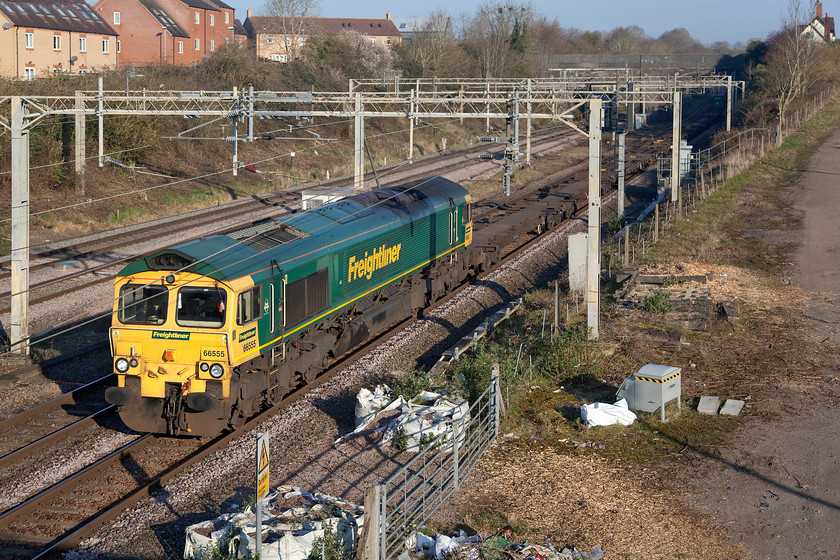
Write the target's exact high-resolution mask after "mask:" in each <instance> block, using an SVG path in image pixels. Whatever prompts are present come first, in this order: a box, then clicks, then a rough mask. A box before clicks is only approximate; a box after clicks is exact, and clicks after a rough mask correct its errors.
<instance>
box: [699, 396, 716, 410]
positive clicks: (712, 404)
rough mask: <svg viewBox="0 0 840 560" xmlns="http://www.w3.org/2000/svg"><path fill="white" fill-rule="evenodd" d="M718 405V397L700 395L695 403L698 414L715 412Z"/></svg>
mask: <svg viewBox="0 0 840 560" xmlns="http://www.w3.org/2000/svg"><path fill="white" fill-rule="evenodd" d="M719 405H720V397H700V402H699V403H698V404H697V412H699V413H700V414H717V410H718V406H719Z"/></svg>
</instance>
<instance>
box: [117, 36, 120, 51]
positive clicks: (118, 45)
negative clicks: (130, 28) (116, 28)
mask: <svg viewBox="0 0 840 560" xmlns="http://www.w3.org/2000/svg"><path fill="white" fill-rule="evenodd" d="M117 52H120V40H119V39H117Z"/></svg>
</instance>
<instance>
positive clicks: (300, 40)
mask: <svg viewBox="0 0 840 560" xmlns="http://www.w3.org/2000/svg"><path fill="white" fill-rule="evenodd" d="M305 44H306V37H298V46H299V47H302V46H303V45H305Z"/></svg>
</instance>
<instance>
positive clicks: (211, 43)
mask: <svg viewBox="0 0 840 560" xmlns="http://www.w3.org/2000/svg"><path fill="white" fill-rule="evenodd" d="M215 50H216V41H214V40H213V39H210V52H213V51H215Z"/></svg>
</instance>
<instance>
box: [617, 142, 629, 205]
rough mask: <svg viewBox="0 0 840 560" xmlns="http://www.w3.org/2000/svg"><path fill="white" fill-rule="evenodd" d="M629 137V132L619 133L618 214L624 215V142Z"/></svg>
mask: <svg viewBox="0 0 840 560" xmlns="http://www.w3.org/2000/svg"><path fill="white" fill-rule="evenodd" d="M626 139H627V133H626V132H622V133H620V134H619V135H618V209H617V212H618V215H619V216H623V215H624V142H625V140H626Z"/></svg>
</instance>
